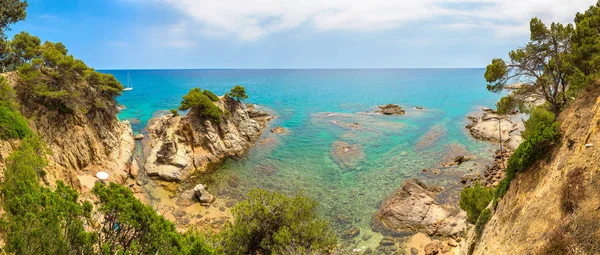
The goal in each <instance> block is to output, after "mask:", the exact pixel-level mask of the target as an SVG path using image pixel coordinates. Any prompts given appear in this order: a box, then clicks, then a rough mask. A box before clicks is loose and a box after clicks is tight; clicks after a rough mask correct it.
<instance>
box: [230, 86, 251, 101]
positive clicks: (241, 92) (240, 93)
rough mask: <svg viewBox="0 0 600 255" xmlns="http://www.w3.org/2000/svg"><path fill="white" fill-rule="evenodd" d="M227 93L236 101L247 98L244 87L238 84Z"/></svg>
mask: <svg viewBox="0 0 600 255" xmlns="http://www.w3.org/2000/svg"><path fill="white" fill-rule="evenodd" d="M229 95H230V96H231V97H233V98H235V99H236V100H238V101H240V100H242V99H246V98H248V95H247V94H246V89H245V88H244V87H242V86H240V85H235V87H233V88H232V89H231V91H230V92H229Z"/></svg>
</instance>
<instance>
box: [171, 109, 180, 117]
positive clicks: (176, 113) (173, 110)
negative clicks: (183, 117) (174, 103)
mask: <svg viewBox="0 0 600 255" xmlns="http://www.w3.org/2000/svg"><path fill="white" fill-rule="evenodd" d="M171 114H173V116H174V117H177V116H179V112H178V111H177V110H175V109H173V108H171Z"/></svg>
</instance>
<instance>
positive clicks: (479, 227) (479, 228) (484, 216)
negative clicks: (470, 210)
mask: <svg viewBox="0 0 600 255" xmlns="http://www.w3.org/2000/svg"><path fill="white" fill-rule="evenodd" d="M491 217H492V212H491V211H490V209H487V208H486V209H484V210H483V211H481V214H479V217H478V218H477V222H476V223H475V232H477V236H479V237H481V234H482V233H483V230H484V229H485V225H486V224H487V223H488V221H490V218H491Z"/></svg>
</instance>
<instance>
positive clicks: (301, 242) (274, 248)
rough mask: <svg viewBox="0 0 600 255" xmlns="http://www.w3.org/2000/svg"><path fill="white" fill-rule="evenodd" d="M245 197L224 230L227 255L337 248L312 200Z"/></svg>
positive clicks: (260, 193)
mask: <svg viewBox="0 0 600 255" xmlns="http://www.w3.org/2000/svg"><path fill="white" fill-rule="evenodd" d="M248 196H249V197H248V200H246V201H243V202H240V203H239V204H238V205H236V206H235V208H233V210H232V212H233V216H234V223H233V224H231V223H228V224H227V225H226V226H225V229H224V230H223V233H222V237H223V248H224V250H225V252H226V253H227V254H285V252H286V251H289V250H294V251H301V252H300V254H311V253H326V251H328V250H329V249H331V248H333V247H334V246H335V245H336V243H337V241H336V237H335V235H334V233H333V231H332V230H331V229H330V227H329V224H328V223H327V222H326V221H324V220H323V219H322V218H321V217H319V215H318V213H317V202H316V201H315V200H312V199H310V198H308V197H307V196H305V195H303V194H300V195H296V196H295V197H293V198H290V197H287V196H284V195H282V194H279V193H274V192H273V193H272V192H267V191H264V190H252V191H250V193H249V194H248Z"/></svg>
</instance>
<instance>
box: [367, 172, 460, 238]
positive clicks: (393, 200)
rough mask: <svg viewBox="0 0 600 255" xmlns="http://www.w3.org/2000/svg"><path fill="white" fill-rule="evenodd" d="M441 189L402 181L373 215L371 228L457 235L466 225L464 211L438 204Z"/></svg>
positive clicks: (407, 233) (394, 232) (397, 231)
mask: <svg viewBox="0 0 600 255" xmlns="http://www.w3.org/2000/svg"><path fill="white" fill-rule="evenodd" d="M440 191H441V189H440V188H437V187H429V186H427V185H425V184H424V183H422V182H421V181H419V180H417V179H411V180H407V181H406V182H404V184H403V185H402V188H400V189H398V190H396V192H394V194H392V195H390V196H389V197H388V198H387V199H386V200H385V201H383V203H382V204H381V206H380V207H379V210H378V211H377V212H376V213H375V215H373V219H372V220H371V228H372V229H373V230H374V231H379V232H382V233H384V234H393V235H409V234H411V233H414V232H417V231H424V232H425V233H427V234H429V235H438V236H456V235H459V234H460V233H462V231H463V229H464V228H465V227H466V214H465V213H464V212H461V211H460V210H456V209H454V208H451V207H448V206H445V205H440V204H437V203H436V202H435V196H436V195H437V194H438V193H439V192H440Z"/></svg>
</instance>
